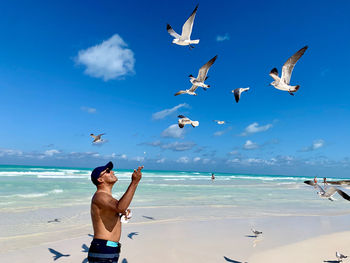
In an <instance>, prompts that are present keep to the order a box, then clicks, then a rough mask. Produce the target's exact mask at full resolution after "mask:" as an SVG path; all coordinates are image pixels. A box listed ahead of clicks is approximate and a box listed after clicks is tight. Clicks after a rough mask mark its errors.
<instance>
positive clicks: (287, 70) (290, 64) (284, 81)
mask: <svg viewBox="0 0 350 263" xmlns="http://www.w3.org/2000/svg"><path fill="white" fill-rule="evenodd" d="M307 48H308V47H307V46H305V47H303V48H302V49H300V50H299V51H298V52H297V53H295V54H294V55H293V56H291V57H290V58H289V59H288V60H287V61H286V63H284V65H283V67H282V75H281V78H280V77H279V76H278V70H277V68H273V69H272V70H271V71H270V76H271V77H272V78H273V79H274V81H273V82H271V84H270V85H272V86H274V87H275V88H276V89H279V90H283V91H288V92H289V94H290V95H293V96H294V93H293V92H297V91H298V89H299V88H300V86H299V85H296V86H291V85H290V84H289V82H290V78H291V76H292V72H293V69H294V66H295V64H296V63H297V62H298V60H299V59H300V58H301V56H302V55H304V53H305V51H306V49H307Z"/></svg>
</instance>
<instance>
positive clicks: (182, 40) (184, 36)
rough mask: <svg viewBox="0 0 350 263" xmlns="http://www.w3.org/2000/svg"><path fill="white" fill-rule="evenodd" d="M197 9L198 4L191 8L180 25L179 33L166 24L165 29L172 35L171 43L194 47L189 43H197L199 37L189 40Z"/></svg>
mask: <svg viewBox="0 0 350 263" xmlns="http://www.w3.org/2000/svg"><path fill="white" fill-rule="evenodd" d="M197 9H198V5H197V6H196V8H195V9H194V10H193V12H192V14H191V15H190V17H189V18H188V19H187V21H186V22H185V24H184V25H183V26H182V33H181V35H179V34H178V33H176V32H175V31H174V29H172V27H171V26H170V25H169V24H167V25H166V29H167V31H168V33H169V34H170V35H171V36H173V37H174V39H173V44H176V45H180V46H189V47H190V49H191V48H194V46H192V45H191V44H198V43H199V39H197V40H191V33H192V28H193V22H194V18H195V16H196V12H197Z"/></svg>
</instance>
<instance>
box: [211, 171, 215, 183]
mask: <svg viewBox="0 0 350 263" xmlns="http://www.w3.org/2000/svg"><path fill="white" fill-rule="evenodd" d="M211 180H212V181H214V180H215V175H214V173H211Z"/></svg>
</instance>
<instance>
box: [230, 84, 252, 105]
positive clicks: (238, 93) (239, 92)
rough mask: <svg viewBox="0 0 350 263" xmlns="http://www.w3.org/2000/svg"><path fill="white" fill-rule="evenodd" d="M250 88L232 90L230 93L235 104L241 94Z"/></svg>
mask: <svg viewBox="0 0 350 263" xmlns="http://www.w3.org/2000/svg"><path fill="white" fill-rule="evenodd" d="M249 89H250V88H249V87H248V88H237V89H234V90H232V93H233V94H234V95H235V99H236V102H237V103H238V101H239V99H240V98H241V94H242V92H245V91H248V90H249Z"/></svg>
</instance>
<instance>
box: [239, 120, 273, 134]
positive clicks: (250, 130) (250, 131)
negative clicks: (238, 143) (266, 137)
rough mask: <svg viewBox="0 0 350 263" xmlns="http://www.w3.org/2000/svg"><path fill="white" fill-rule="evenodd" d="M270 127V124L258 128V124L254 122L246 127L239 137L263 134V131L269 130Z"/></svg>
mask: <svg viewBox="0 0 350 263" xmlns="http://www.w3.org/2000/svg"><path fill="white" fill-rule="evenodd" d="M271 127H272V124H266V125H264V126H259V124H258V123H257V122H254V123H252V124H250V125H248V126H247V127H246V128H245V130H244V132H243V133H242V134H241V136H247V135H250V134H254V133H257V132H263V131H267V130H268V129H270V128H271Z"/></svg>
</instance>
